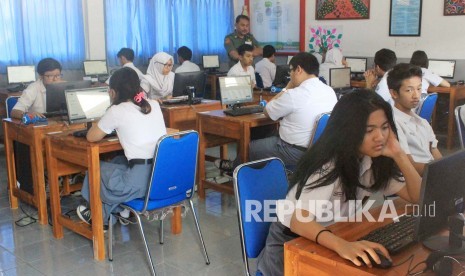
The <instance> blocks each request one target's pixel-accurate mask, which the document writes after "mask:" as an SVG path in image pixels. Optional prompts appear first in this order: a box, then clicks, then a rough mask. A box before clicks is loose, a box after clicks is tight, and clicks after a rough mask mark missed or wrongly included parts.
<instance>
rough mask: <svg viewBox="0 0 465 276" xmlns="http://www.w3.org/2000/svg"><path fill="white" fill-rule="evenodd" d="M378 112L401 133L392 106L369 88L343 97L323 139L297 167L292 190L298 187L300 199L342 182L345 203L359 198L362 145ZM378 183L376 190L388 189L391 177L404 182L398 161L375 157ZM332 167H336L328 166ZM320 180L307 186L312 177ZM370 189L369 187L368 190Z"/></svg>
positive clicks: (374, 178) (395, 131) (373, 168)
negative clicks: (374, 114)
mask: <svg viewBox="0 0 465 276" xmlns="http://www.w3.org/2000/svg"><path fill="white" fill-rule="evenodd" d="M376 110H383V111H384V113H385V115H386V118H387V119H388V122H389V125H390V127H391V129H392V130H393V131H394V133H391V134H390V135H393V134H397V130H396V126H395V123H394V119H393V115H392V108H391V105H390V104H389V103H388V102H386V101H385V100H384V99H383V98H382V97H381V96H379V95H378V94H376V93H375V92H373V91H371V90H368V89H358V90H356V91H355V92H353V93H350V94H347V95H345V96H344V97H342V98H341V99H340V100H339V101H338V102H337V104H336V106H335V107H334V109H333V111H332V112H331V116H330V118H329V121H328V124H327V126H326V128H325V130H324V132H323V133H322V135H321V137H320V139H318V141H317V142H316V143H315V144H314V145H312V146H311V147H310V148H309V149H308V150H307V151H306V152H305V154H304V155H303V156H302V158H301V159H300V161H299V162H298V164H297V170H296V172H295V173H294V175H293V177H292V179H291V184H290V187H289V190H290V189H291V188H293V187H294V186H295V185H297V192H296V198H297V199H299V197H300V195H301V193H302V191H303V190H304V189H309V190H311V189H315V188H319V187H323V186H327V185H330V184H332V183H334V182H335V181H336V180H338V179H339V181H340V184H341V187H342V191H343V192H344V196H345V200H353V199H356V193H357V188H364V186H362V184H361V183H360V160H361V159H360V151H359V149H360V146H361V145H362V143H363V140H364V137H365V133H366V129H367V122H368V118H369V116H370V114H371V113H373V112H374V111H376ZM372 161H373V163H372V165H371V169H372V171H373V180H374V184H373V186H372V187H371V188H369V189H370V190H372V191H377V190H380V189H384V188H385V187H386V186H387V184H388V181H389V179H390V178H391V177H394V178H395V179H397V180H399V181H402V180H401V173H400V170H399V168H398V167H397V165H396V164H395V163H394V160H393V159H391V158H388V157H385V156H378V157H373V158H372ZM329 164H331V165H333V166H329V167H328V165H329ZM315 174H320V177H319V178H318V179H316V180H315V181H313V182H311V183H307V181H308V179H309V178H310V176H312V175H315ZM365 189H366V188H365Z"/></svg>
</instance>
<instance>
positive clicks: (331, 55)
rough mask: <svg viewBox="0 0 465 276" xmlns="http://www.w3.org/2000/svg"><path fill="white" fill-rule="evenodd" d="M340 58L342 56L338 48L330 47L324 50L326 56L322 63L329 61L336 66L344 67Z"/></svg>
mask: <svg viewBox="0 0 465 276" xmlns="http://www.w3.org/2000/svg"><path fill="white" fill-rule="evenodd" d="M342 58H343V56H342V52H341V50H339V49H338V48H332V49H330V50H328V52H326V58H325V62H324V63H331V64H334V65H336V66H341V67H344V65H342Z"/></svg>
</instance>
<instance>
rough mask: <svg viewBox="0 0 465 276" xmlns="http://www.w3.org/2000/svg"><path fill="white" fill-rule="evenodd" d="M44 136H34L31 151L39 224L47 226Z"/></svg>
mask: <svg viewBox="0 0 465 276" xmlns="http://www.w3.org/2000/svg"><path fill="white" fill-rule="evenodd" d="M42 145H43V144H42V135H34V141H33V144H32V146H31V147H30V150H31V156H32V158H31V159H32V160H31V165H32V168H36V169H35V170H34V169H33V170H32V179H33V186H34V197H35V203H36V207H37V213H38V217H39V223H40V224H42V225H45V224H47V194H46V193H45V177H44V171H45V169H44V154H43V146H42Z"/></svg>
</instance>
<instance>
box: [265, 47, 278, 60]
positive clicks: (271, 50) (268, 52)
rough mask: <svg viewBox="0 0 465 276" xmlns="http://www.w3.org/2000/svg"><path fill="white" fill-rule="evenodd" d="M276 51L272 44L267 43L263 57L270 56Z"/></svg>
mask: <svg viewBox="0 0 465 276" xmlns="http://www.w3.org/2000/svg"><path fill="white" fill-rule="evenodd" d="M275 53H276V49H275V48H274V47H273V46H272V45H265V47H263V57H264V58H269V57H271V56H272V55H274V54H275Z"/></svg>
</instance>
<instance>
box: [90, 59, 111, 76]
mask: <svg viewBox="0 0 465 276" xmlns="http://www.w3.org/2000/svg"><path fill="white" fill-rule="evenodd" d="M84 74H85V75H86V76H103V75H108V68H107V61H106V60H86V61H84Z"/></svg>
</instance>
